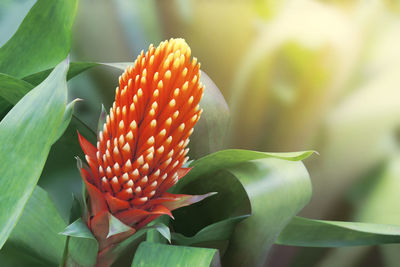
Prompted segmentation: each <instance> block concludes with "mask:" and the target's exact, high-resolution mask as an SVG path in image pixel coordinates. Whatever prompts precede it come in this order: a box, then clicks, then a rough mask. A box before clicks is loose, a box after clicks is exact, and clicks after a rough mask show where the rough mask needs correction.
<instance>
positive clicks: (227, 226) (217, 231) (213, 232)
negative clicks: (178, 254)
mask: <svg viewBox="0 0 400 267" xmlns="http://www.w3.org/2000/svg"><path fill="white" fill-rule="evenodd" d="M249 216H250V215H243V216H237V217H233V218H228V219H226V220H222V221H219V222H216V223H213V224H210V225H208V226H206V227H204V228H203V229H201V230H200V231H199V232H198V233H196V234H195V235H194V236H192V237H186V236H184V235H182V234H179V233H172V240H173V241H174V243H175V244H179V245H184V246H190V245H193V244H200V243H205V242H210V241H223V240H229V238H230V237H231V235H232V233H233V231H234V230H235V227H236V225H237V224H238V223H239V222H241V221H242V220H244V219H246V218H248V217H249Z"/></svg>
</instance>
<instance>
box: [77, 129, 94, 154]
mask: <svg viewBox="0 0 400 267" xmlns="http://www.w3.org/2000/svg"><path fill="white" fill-rule="evenodd" d="M77 132H78V138H79V144H80V145H81V148H82V150H83V152H84V153H85V155H88V156H89V157H91V158H93V159H94V160H96V152H97V149H96V147H95V146H93V145H92V144H91V143H90V142H89V141H88V140H86V139H85V138H84V137H83V136H82V135H80V133H79V131H77Z"/></svg>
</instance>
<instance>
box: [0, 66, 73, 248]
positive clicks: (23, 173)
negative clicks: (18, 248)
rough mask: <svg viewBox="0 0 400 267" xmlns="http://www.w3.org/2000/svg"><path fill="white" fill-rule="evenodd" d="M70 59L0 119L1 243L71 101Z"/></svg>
mask: <svg viewBox="0 0 400 267" xmlns="http://www.w3.org/2000/svg"><path fill="white" fill-rule="evenodd" d="M67 70H68V62H67V61H64V62H62V63H60V64H59V65H58V66H57V67H56V68H55V69H54V71H53V72H52V73H51V75H50V76H49V77H48V78H47V79H46V80H45V81H43V83H41V84H40V85H39V86H37V87H36V88H34V89H33V90H31V91H30V92H29V93H28V94H26V95H25V96H24V97H23V98H22V99H21V100H20V101H19V102H18V104H17V105H15V106H14V108H13V109H12V110H11V111H10V112H9V113H8V114H7V115H6V116H5V117H4V119H3V120H2V121H1V122H0V144H1V150H0V162H1V165H0V172H1V177H0V196H1V197H0V198H1V203H2V205H1V207H0V229H1V230H0V247H1V246H2V245H3V244H4V242H5V241H6V239H7V237H8V235H9V234H10V232H11V230H12V229H13V227H14V226H15V224H16V222H17V220H18V218H19V216H20V215H21V213H22V210H23V208H24V206H25V204H26V202H27V200H28V199H29V197H30V195H31V193H32V192H33V189H34V187H35V185H36V183H37V181H38V179H39V176H40V174H41V172H42V169H43V166H44V164H45V162H46V159H47V156H48V153H49V151H50V147H51V145H52V143H53V140H54V139H55V137H56V134H57V131H58V129H59V127H60V124H61V121H62V118H63V114H64V110H65V107H66V104H67V103H66V102H67V83H66V80H65V77H66V73H67Z"/></svg>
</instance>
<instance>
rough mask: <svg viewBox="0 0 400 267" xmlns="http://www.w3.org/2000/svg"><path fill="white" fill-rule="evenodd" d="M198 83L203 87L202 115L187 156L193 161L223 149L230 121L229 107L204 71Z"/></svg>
mask: <svg viewBox="0 0 400 267" xmlns="http://www.w3.org/2000/svg"><path fill="white" fill-rule="evenodd" d="M200 82H201V83H203V84H204V86H205V89H204V95H203V98H202V99H201V101H200V107H201V108H202V109H203V114H202V115H201V117H200V120H199V121H198V123H197V124H196V126H195V130H194V132H193V135H192V137H191V138H190V140H191V142H190V143H189V147H190V150H189V152H190V153H189V154H190V156H191V157H192V158H195V159H196V158H200V157H203V156H205V155H207V154H210V153H213V152H217V151H219V150H222V149H223V148H225V145H226V144H225V140H226V133H227V131H228V127H229V119H230V114H229V107H228V105H227V103H226V102H225V99H224V96H223V95H222V94H221V92H220V91H219V89H218V87H217V86H216V85H215V83H214V82H213V81H212V80H211V79H210V77H208V75H207V74H206V73H205V72H204V71H202V72H201V76H200Z"/></svg>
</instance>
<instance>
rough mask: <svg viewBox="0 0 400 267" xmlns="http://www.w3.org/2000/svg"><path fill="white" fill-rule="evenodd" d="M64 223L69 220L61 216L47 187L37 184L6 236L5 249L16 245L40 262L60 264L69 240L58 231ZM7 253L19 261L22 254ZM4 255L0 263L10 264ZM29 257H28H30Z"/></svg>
mask: <svg viewBox="0 0 400 267" xmlns="http://www.w3.org/2000/svg"><path fill="white" fill-rule="evenodd" d="M65 226H66V223H65V222H64V221H63V219H62V218H61V217H60V215H59V213H58V211H57V209H56V208H55V206H54V204H53V202H52V201H51V200H50V198H49V197H48V194H47V193H46V191H44V190H43V189H42V188H40V187H38V186H37V187H35V190H34V191H33V193H32V196H31V198H30V199H29V201H28V203H27V204H26V206H25V209H24V212H23V213H22V216H21V218H20V219H19V221H18V223H17V225H16V226H15V228H14V230H13V231H12V233H11V235H10V237H9V238H8V240H7V243H6V245H5V248H6V251H8V250H9V249H10V248H14V249H15V250H17V251H19V252H20V253H22V254H26V255H30V257H33V258H34V259H36V260H37V261H39V262H44V263H46V265H47V266H57V265H58V264H59V263H60V262H61V259H62V257H63V251H64V246H65V241H66V238H65V236H62V235H59V234H58V233H59V232H60V231H62V230H63V229H64V228H65ZM7 254H8V253H7ZM4 256H6V257H8V258H9V259H11V258H13V260H16V261H18V260H19V258H21V256H20V255H19V256H18V255H14V256H11V255H4ZM4 256H0V265H2V266H10V265H7V264H5V263H4V261H5V258H4ZM23 258H26V257H25V256H24V257H23ZM27 258H28V259H29V257H27ZM14 266H27V265H14ZM29 266H31V265H29Z"/></svg>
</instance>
